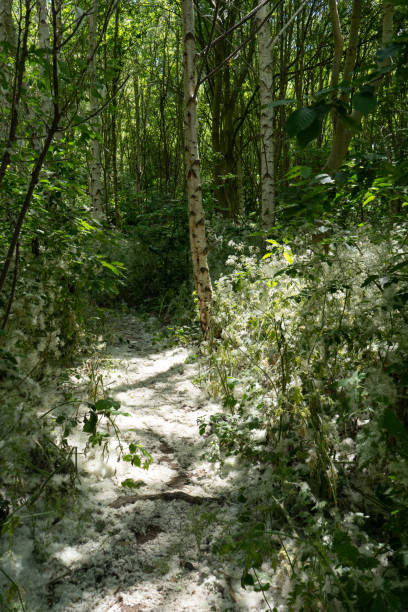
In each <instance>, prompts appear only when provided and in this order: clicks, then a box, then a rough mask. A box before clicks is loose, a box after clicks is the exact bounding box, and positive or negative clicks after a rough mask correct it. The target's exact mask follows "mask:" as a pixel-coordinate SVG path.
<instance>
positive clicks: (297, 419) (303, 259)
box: [201, 225, 408, 610]
mask: <svg viewBox="0 0 408 612" xmlns="http://www.w3.org/2000/svg"><path fill="white" fill-rule="evenodd" d="M406 231H407V228H406V226H404V225H400V226H397V227H395V228H393V229H392V230H391V231H390V232H389V234H388V235H387V236H385V235H384V233H382V234H381V236H380V235H379V234H377V233H376V232H375V231H374V230H370V229H368V228H367V227H360V228H356V229H355V230H354V231H350V230H349V231H344V230H343V231H339V230H338V228H336V227H335V226H334V225H330V226H329V225H328V226H324V227H320V228H317V230H315V231H314V233H313V235H309V236H307V235H306V236H305V237H303V238H297V239H295V240H293V241H292V242H291V244H290V245H289V244H285V243H283V244H280V243H278V242H276V241H274V240H271V241H269V243H268V244H269V252H268V253H267V256H266V258H264V259H263V260H261V261H260V260H259V258H258V257H256V256H251V255H248V254H242V253H243V247H242V246H240V245H239V244H238V245H237V246H236V253H235V255H232V256H230V257H229V259H228V260H227V265H228V266H229V267H230V269H231V272H230V273H228V274H225V275H224V276H222V277H221V278H220V279H219V280H218V282H217V283H216V288H215V294H216V297H215V305H214V310H213V316H214V326H213V330H214V337H212V338H210V339H209V340H208V343H207V349H206V350H207V369H206V375H205V376H206V386H207V388H209V389H211V390H212V392H213V394H214V395H218V396H221V397H222V398H223V405H224V411H223V413H220V414H218V415H215V416H213V417H212V419H211V422H210V423H202V424H201V431H202V433H204V432H205V431H206V432H207V433H210V434H211V436H210V441H211V444H210V447H209V448H210V450H209V454H210V456H212V458H213V460H214V461H221V463H223V462H225V461H226V462H227V464H228V463H231V461H232V464H233V465H236V467H237V470H238V474H239V478H240V482H242V480H245V485H241V488H240V491H241V493H240V496H239V497H238V499H236V500H235V502H237V503H238V506H239V510H238V515H237V522H236V523H234V524H232V525H229V526H228V528H227V529H226V533H229V535H228V536H227V537H225V538H224V539H223V540H222V541H218V542H216V544H215V547H216V549H217V550H218V552H219V553H220V554H224V555H231V556H233V557H235V558H236V559H238V560H239V562H240V563H241V566H242V568H243V577H242V582H243V585H252V584H254V585H255V588H257V589H258V590H259V589H262V590H268V589H269V588H271V589H272V588H273V587H277V586H278V584H280V582H279V580H281V578H279V572H280V573H282V571H283V570H282V567H284V566H285V564H286V566H287V570H288V575H289V576H290V582H289V583H288V585H289V586H287V601H288V604H289V605H290V607H291V608H293V609H305V610H316V609H325V610H328V609H330V610H335V609H350V610H351V609H365V608H366V607H368V608H369V609H373V610H374V609H375V610H377V609H378V610H380V609H381V610H388V609H389V610H402V609H404V607H405V603H404V602H405V595H406V589H407V587H408V569H407V568H408V563H407V550H408V533H407V529H406V524H407V520H408V465H407V460H408V433H407V431H408V429H407V428H408V411H407V391H408V377H407V374H406V372H407V370H408V368H407V366H408V327H407V325H408V321H407V318H406V309H405V305H406V299H407V296H408V276H407V274H406V269H407V265H408V260H407V249H406V246H405V239H406ZM319 234H320V236H319ZM316 235H317V239H316ZM234 457H235V459H234ZM242 470H245V471H246V478H243V475H242V473H241V472H242ZM278 561H279V562H280V567H281V569H280V570H279V572H278V573H274V570H276V568H277V564H278ZM268 568H269V569H268ZM258 579H259V580H258ZM279 588H282V585H281V584H280V587H279ZM285 588H286V587H285Z"/></svg>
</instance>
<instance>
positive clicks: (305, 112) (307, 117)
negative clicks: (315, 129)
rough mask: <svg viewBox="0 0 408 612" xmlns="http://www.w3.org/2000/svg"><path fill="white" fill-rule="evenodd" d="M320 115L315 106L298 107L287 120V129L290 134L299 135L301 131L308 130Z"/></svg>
mask: <svg viewBox="0 0 408 612" xmlns="http://www.w3.org/2000/svg"><path fill="white" fill-rule="evenodd" d="M317 117H318V115H317V113H316V111H315V110H314V109H313V108H307V107H303V108H298V109H297V110H295V112H294V113H292V114H291V115H290V116H289V117H288V119H287V121H286V131H287V133H288V134H289V136H297V134H299V132H302V131H304V130H306V129H307V128H308V127H309V126H310V125H312V123H313V122H314V121H316V119H317Z"/></svg>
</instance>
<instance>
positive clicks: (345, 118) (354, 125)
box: [338, 112, 363, 132]
mask: <svg viewBox="0 0 408 612" xmlns="http://www.w3.org/2000/svg"><path fill="white" fill-rule="evenodd" d="M338 114H339V119H340V121H341V122H342V124H343V125H344V127H345V128H347V129H348V130H350V132H361V131H362V129H363V128H362V126H361V123H359V122H358V121H356V120H355V119H354V117H351V116H350V115H347V114H346V113H343V112H339V113H338Z"/></svg>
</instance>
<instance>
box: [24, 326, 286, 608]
mask: <svg viewBox="0 0 408 612" xmlns="http://www.w3.org/2000/svg"><path fill="white" fill-rule="evenodd" d="M113 337H114V340H113V343H112V345H111V346H109V347H108V349H107V358H106V359H105V360H104V362H103V368H102V370H101V371H100V372H99V373H100V374H101V375H102V377H103V385H104V389H105V394H106V395H109V396H111V397H113V398H115V399H117V400H120V402H121V409H122V410H123V411H124V412H127V413H128V414H129V415H130V416H120V417H118V419H117V424H118V426H119V428H120V430H121V442H122V444H123V445H124V446H125V447H126V446H127V445H128V444H129V443H132V442H135V443H140V444H142V445H143V446H144V447H145V448H146V449H147V450H148V451H149V452H150V453H151V455H152V456H153V460H154V461H153V464H152V465H151V466H150V468H149V469H148V470H143V469H140V468H136V467H133V466H131V465H130V464H129V463H126V462H123V461H120V462H118V461H117V441H115V439H114V437H112V438H111V442H110V448H109V456H105V457H101V453H100V451H99V450H97V451H95V450H93V449H91V450H90V451H88V452H87V453H86V454H80V455H79V473H80V485H79V486H80V490H81V494H80V495H79V497H78V498H77V499H76V500H75V501H74V500H73V507H72V511H71V512H68V513H67V514H66V515H65V516H64V518H63V519H62V520H61V521H60V522H59V523H58V524H56V525H55V526H50V528H49V531H48V533H47V534H46V537H45V540H46V541H45V542H44V547H45V549H46V555H45V556H46V560H44V562H43V563H42V564H41V565H39V564H38V563H37V564H36V565H35V566H34V565H33V566H32V567H31V570H30V571H31V573H30V572H28V574H27V572H26V570H25V566H26V565H27V563H29V562H30V554H31V552H32V550H31V549H30V547H31V548H32V542H31V543H29V541H28V539H27V542H26V549H25V552H24V554H23V553H21V565H22V570H21V575H20V577H19V578H20V584H22V586H23V588H24V587H25V591H26V593H28V594H29V593H31V595H29V597H28V600H29V601H30V602H31V603H30V607H29V610H28V612H37V611H38V612H42V611H43V610H53V611H55V612H63V611H64V612H65V611H71V610H72V611H78V612H79V611H81V612H85V611H87V612H88V611H89V612H90V611H95V612H102V611H104V612H108V611H110V612H119V611H127V612H131V611H135V612H136V611H138V612H147V611H153V610H154V611H163V612H181V611H189V612H192V611H197V612H198V611H203V612H204V611H215V612H218V611H220V612H221V611H222V612H224V611H225V612H226V611H227V610H231V611H240V610H242V611H244V610H248V611H263V610H269V609H273V607H274V606H276V608H277V609H278V610H279V611H283V610H285V609H286V608H285V607H284V606H283V605H278V602H277V601H275V602H273V601H271V599H270V598H271V595H270V594H269V596H268V599H269V606H270V607H269V606H268V605H267V604H266V603H265V600H264V599H263V596H262V594H259V593H254V592H251V591H248V590H247V591H245V590H243V589H242V588H241V586H240V582H239V578H240V570H239V568H234V567H230V566H228V565H225V562H223V561H222V560H220V559H218V558H216V557H215V556H214V555H213V554H212V553H211V546H210V539H209V538H208V534H207V533H205V532H204V533H203V532H202V529H201V528H200V526H199V525H200V516H201V513H202V512H212V513H214V514H216V515H217V516H225V513H231V512H233V505H231V504H230V503H227V502H226V501H225V500H226V499H228V498H229V496H230V494H231V489H232V488H233V486H234V482H236V480H234V477H233V478H228V477H225V474H224V475H223V477H221V476H220V474H219V473H218V472H217V471H216V469H215V467H214V466H213V465H211V464H210V463H208V462H207V461H205V460H204V459H203V458H202V455H203V451H204V450H205V447H206V444H207V443H208V441H207V440H206V439H203V438H202V437H201V436H200V435H199V432H198V427H197V419H198V417H202V416H206V415H210V414H211V413H212V412H217V411H219V409H220V407H219V406H217V404H216V403H214V402H212V401H210V400H209V398H208V396H207V395H206V393H205V390H203V389H200V388H198V387H197V386H196V385H194V384H193V379H194V378H195V377H196V376H197V366H196V365H195V364H194V363H188V361H189V354H190V352H191V351H189V350H188V349H186V348H184V347H176V348H171V349H168V348H167V349H166V348H160V345H153V344H152V340H151V334H150V333H149V332H148V331H146V324H145V323H143V322H142V321H141V320H140V319H138V318H137V317H135V316H131V315H125V316H123V317H122V318H121V319H120V321H119V322H117V329H114V333H113ZM70 441H71V443H74V444H75V445H77V446H78V448H83V446H84V443H85V437H84V434H83V433H82V432H76V433H75V435H73V437H72V439H71V440H70ZM126 478H132V479H134V480H135V481H138V483H139V485H140V487H139V488H138V489H136V490H128V489H124V488H123V487H122V486H121V482H122V481H123V480H125V479H126ZM199 502H201V503H199ZM212 529H214V528H212ZM198 543H199V545H200V547H198V545H197V544H198ZM22 546H23V543H21V545H20V548H21V547H22ZM37 548H38V547H37ZM16 550H18V545H17V548H16ZM16 554H17V556H18V552H17V553H16ZM37 557H38V551H37Z"/></svg>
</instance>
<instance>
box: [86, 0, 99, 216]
mask: <svg viewBox="0 0 408 612" xmlns="http://www.w3.org/2000/svg"><path fill="white" fill-rule="evenodd" d="M98 9H99V1H98V0H94V1H93V5H92V11H91V13H90V14H89V17H88V24H89V26H88V27H89V103H90V112H91V115H92V114H93V113H95V112H96V111H97V109H98V99H97V96H96V95H95V87H96V80H97V69H96V44H97V40H96V35H97V23H98ZM90 124H91V128H92V131H93V133H94V138H92V140H91V163H90V181H89V192H90V196H91V201H92V208H93V211H94V212H95V214H96V215H98V216H100V215H101V214H102V182H101V146H100V142H99V139H98V138H97V135H98V134H99V120H98V117H97V116H95V117H92V119H91V121H90Z"/></svg>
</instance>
